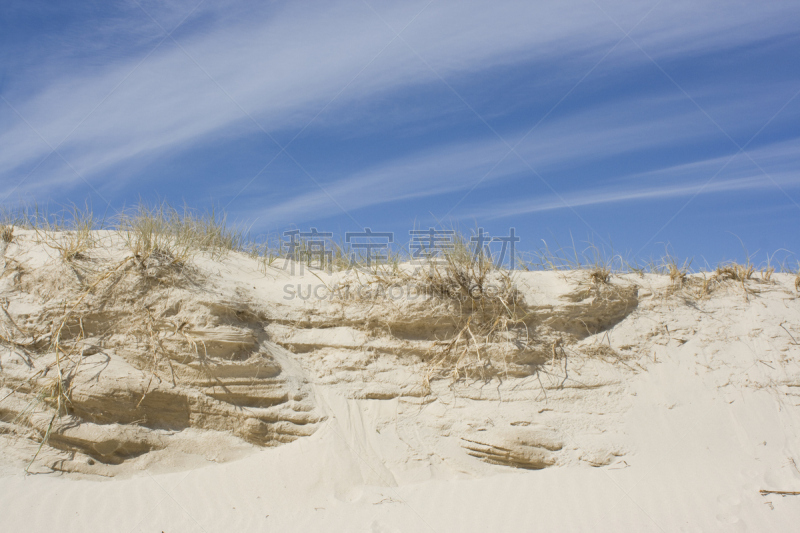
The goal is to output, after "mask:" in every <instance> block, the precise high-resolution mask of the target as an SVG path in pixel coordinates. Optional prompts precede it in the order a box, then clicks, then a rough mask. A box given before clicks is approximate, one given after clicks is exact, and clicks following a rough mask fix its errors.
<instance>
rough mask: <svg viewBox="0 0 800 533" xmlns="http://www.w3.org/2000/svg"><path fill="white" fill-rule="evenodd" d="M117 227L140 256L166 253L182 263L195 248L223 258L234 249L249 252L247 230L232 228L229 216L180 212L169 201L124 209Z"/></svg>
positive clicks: (216, 257)
mask: <svg viewBox="0 0 800 533" xmlns="http://www.w3.org/2000/svg"><path fill="white" fill-rule="evenodd" d="M116 229H117V232H118V233H119V234H120V235H121V236H122V237H123V239H124V241H125V243H126V245H127V246H128V248H129V249H130V250H131V251H132V252H133V254H134V255H135V256H136V257H138V258H140V259H144V258H147V257H150V256H162V257H163V258H166V257H171V258H172V260H173V261H175V262H178V263H180V262H184V261H185V260H186V259H188V258H189V257H190V256H191V254H192V252H194V251H201V252H207V253H209V254H210V255H211V257H212V258H215V259H219V258H221V257H222V256H224V255H225V254H226V253H228V252H231V251H245V248H246V246H247V244H248V243H247V242H246V239H245V237H244V232H243V231H241V230H239V229H238V228H231V227H228V224H227V220H226V217H225V216H217V215H216V213H215V212H214V211H211V212H207V213H205V214H197V213H196V212H194V211H192V210H190V209H184V211H183V213H180V212H178V210H177V209H175V208H174V207H172V206H170V205H169V204H166V203H162V204H160V205H157V206H155V207H149V206H147V205H145V204H139V205H138V206H137V207H136V208H134V209H132V210H128V211H123V212H122V213H121V214H120V215H119V216H118V217H117V221H116ZM252 250H253V248H252V247H251V248H250V250H249V251H250V252H251V253H252Z"/></svg>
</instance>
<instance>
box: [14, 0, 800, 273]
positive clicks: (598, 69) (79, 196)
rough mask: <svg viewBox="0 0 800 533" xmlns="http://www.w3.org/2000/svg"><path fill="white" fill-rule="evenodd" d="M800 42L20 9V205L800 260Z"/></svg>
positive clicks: (362, 10)
mask: <svg viewBox="0 0 800 533" xmlns="http://www.w3.org/2000/svg"><path fill="white" fill-rule="evenodd" d="M798 27H800V4H798V3H797V2H796V1H794V2H791V1H785V2H784V1H770V2H754V1H735V2H732V1H730V0H726V1H691V2H690V1H672V0H671V1H666V0H662V1H660V2H659V1H655V0H642V1H627V2H619V1H611V0H561V1H550V0H543V1H538V2H506V1H502V0H499V1H493V2H486V1H484V2H473V1H469V0H466V1H465V0H461V1H458V2H445V1H439V0H435V1H429V0H422V1H416V0H414V1H406V2H389V1H384V0H380V1H378V0H369V1H367V0H362V1H352V2H335V1H327V2H313V1H308V2H270V3H260V2H258V3H257V2H240V1H236V0H222V1H211V0H206V1H203V2H198V0H187V1H183V0H180V1H170V2H165V1H157V0H120V1H103V2H101V1H75V2H69V3H65V2H55V1H39V0H25V1H22V0H6V1H5V2H4V6H3V9H2V12H0V54H1V55H2V61H1V62H0V96H2V99H0V146H2V149H0V201H2V204H3V205H6V206H14V205H18V204H19V202H20V201H27V202H30V201H35V202H37V203H39V204H49V205H50V208H51V209H53V206H60V205H67V204H69V203H76V204H79V205H83V204H84V203H85V202H86V201H88V202H89V203H90V204H91V205H92V207H93V209H94V211H95V212H105V211H108V212H114V211H115V210H118V209H120V208H121V207H122V206H124V205H131V204H132V203H136V202H137V201H138V200H139V199H140V198H141V199H144V200H148V201H154V200H158V199H166V200H168V201H170V202H171V203H174V204H178V205H180V204H184V203H186V204H188V205H190V206H194V207H198V208H201V209H202V208H206V207H209V206H212V205H214V206H216V207H217V208H224V209H225V210H226V211H227V212H228V213H229V219H231V220H233V221H241V222H243V223H247V224H248V225H251V227H252V231H253V233H254V234H267V233H269V234H276V233H279V232H281V231H283V230H284V229H287V228H289V227H293V228H295V227H296V228H300V229H307V228H309V227H312V226H314V227H317V228H318V229H320V230H321V231H331V232H334V233H337V234H344V232H346V231H358V230H360V229H362V228H364V227H367V226H368V227H371V228H372V229H373V230H374V231H393V232H395V233H396V234H397V235H398V237H397V240H398V241H403V240H407V238H408V237H407V235H408V230H409V229H412V228H413V227H429V226H439V225H445V226H452V225H457V226H459V227H460V228H465V229H468V228H474V227H476V226H482V227H485V228H486V229H487V231H488V232H490V233H491V234H495V235H500V234H507V233H508V228H510V227H514V228H516V232H517V234H518V235H519V236H521V238H522V242H521V243H520V245H519V246H520V248H522V249H533V248H537V247H539V246H540V245H541V244H542V240H545V241H547V242H548V244H550V245H553V243H554V242H556V241H558V242H560V243H562V244H566V243H568V242H570V240H571V238H572V239H574V240H575V241H576V243H581V242H582V241H586V240H587V239H590V238H591V239H592V240H594V242H595V243H596V244H598V245H602V246H605V247H606V248H608V247H610V246H613V248H614V250H615V251H617V252H621V253H626V254H629V255H631V256H638V257H640V258H646V257H650V256H660V255H662V254H663V252H664V247H665V244H667V243H668V244H669V245H670V247H671V250H672V251H673V252H674V253H675V254H677V255H679V256H685V257H694V258H695V261H696V263H702V262H703V261H708V262H709V263H712V264H713V263H716V262H718V261H721V260H725V259H742V258H743V256H744V252H743V250H742V245H741V244H740V239H741V241H742V242H743V243H744V244H745V246H746V247H747V249H748V250H749V252H750V253H754V252H756V251H757V250H758V255H757V256H756V257H755V259H756V260H757V261H763V260H765V259H766V256H767V254H768V253H771V252H775V251H777V250H780V249H788V250H791V251H793V252H798V251H800V246H798V245H799V244H800V243H799V242H798V232H797V229H798V221H800V120H798V119H799V118H800V95H799V94H798V93H800V32H798V31H797V28H798ZM779 255H781V254H779Z"/></svg>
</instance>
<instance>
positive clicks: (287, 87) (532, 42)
mask: <svg viewBox="0 0 800 533" xmlns="http://www.w3.org/2000/svg"><path fill="white" fill-rule="evenodd" d="M209 4H211V5H213V3H209ZM399 4H402V5H397V4H396V3H386V4H383V5H376V8H375V9H376V11H378V12H379V13H380V14H381V16H382V17H383V18H384V19H385V20H386V21H387V22H388V23H389V24H390V25H391V27H392V28H393V29H395V30H399V29H400V28H402V27H403V26H404V25H405V24H406V23H408V21H409V20H410V18H411V16H413V14H414V13H415V12H416V11H417V10H418V9H422V7H423V6H424V5H425V2H417V3H415V4H411V5H410V4H406V3H399ZM188 5H190V4H188ZM235 5H236V6H238V7H236V8H233V7H231V6H232V4H231V3H225V4H223V5H222V7H219V8H215V9H218V10H217V11H206V12H205V13H204V16H205V17H216V20H215V21H214V22H213V23H209V24H207V25H204V26H202V27H201V28H200V29H199V30H198V31H196V32H195V33H190V34H188V35H184V34H179V36H178V37H179V42H180V43H181V45H182V46H183V47H184V48H185V50H186V51H187V52H188V53H189V54H190V55H191V56H192V58H194V59H195V60H196V61H197V63H199V65H200V66H201V67H202V69H201V68H200V67H198V65H197V64H195V63H194V62H193V61H192V60H191V59H190V58H188V57H187V56H186V54H184V52H183V51H182V50H181V49H180V47H178V46H176V45H175V44H174V43H172V42H170V41H165V42H164V44H163V45H161V47H159V48H158V49H157V50H156V51H155V52H154V53H153V54H152V55H151V56H150V57H149V58H148V59H147V60H146V61H145V62H144V63H143V64H142V65H141V66H139V67H138V68H135V67H136V65H137V64H138V62H139V61H140V57H124V58H120V59H119V60H118V61H115V62H108V61H104V62H103V64H102V65H100V66H96V67H90V66H88V64H83V63H79V64H75V65H74V69H73V72H74V74H70V75H62V76H60V77H58V78H55V79H51V80H48V81H47V82H46V83H43V82H41V80H39V81H37V84H36V85H35V86H32V87H29V93H30V96H28V97H25V98H18V99H16V100H14V102H13V103H14V105H15V106H16V107H17V109H18V110H19V112H20V113H21V114H22V115H23V116H24V117H25V118H26V119H27V120H28V121H29V122H30V123H31V124H32V125H33V127H34V128H36V130H37V131H38V132H40V133H41V134H42V135H43V136H44V137H45V138H46V139H47V140H48V142H50V143H51V144H52V145H56V144H58V143H60V142H61V141H62V140H63V139H64V138H65V137H67V136H68V138H67V140H66V142H64V144H63V146H62V147H61V149H60V151H61V152H62V153H63V154H64V156H65V157H67V159H68V160H69V161H70V162H71V163H72V164H73V165H74V166H75V167H76V168H77V169H78V170H79V171H80V172H81V173H82V174H84V175H85V176H89V177H91V176H92V175H95V174H96V173H98V172H100V171H102V170H105V169H108V168H110V167H113V166H115V165H119V164H121V163H128V162H131V161H134V160H136V161H141V160H147V159H148V158H156V157H160V156H162V155H163V154H165V153H174V152H175V151H178V150H183V149H187V148H190V147H192V146H196V145H197V144H198V143H200V142H208V141H209V140H210V139H214V138H215V137H218V136H221V135H226V136H227V135H230V134H232V133H234V132H239V133H245V132H252V131H254V130H255V126H254V125H253V124H252V123H251V121H250V119H249V118H247V117H245V116H244V114H243V113H242V111H241V109H239V107H238V105H236V104H234V103H233V102H231V100H230V99H229V98H228V97H227V96H226V95H225V94H224V93H223V91H222V90H221V89H220V87H219V86H221V87H223V88H224V90H225V91H226V92H227V93H228V94H229V95H230V96H231V97H232V98H233V99H234V100H235V101H236V102H237V103H238V104H239V105H241V106H242V107H243V108H244V109H245V110H246V111H247V112H248V113H250V114H251V115H252V116H253V117H255V118H256V120H257V121H258V122H259V123H260V124H261V125H263V127H264V128H266V129H267V130H268V131H270V132H274V131H277V130H280V129H283V128H299V127H302V126H303V125H304V124H305V123H306V122H307V121H308V120H309V119H310V118H311V117H312V116H313V115H314V114H315V113H316V112H317V111H318V110H319V109H320V108H321V107H322V106H324V105H325V104H326V103H327V102H328V101H329V100H330V99H331V98H333V96H334V95H336V94H337V92H339V91H340V90H341V89H342V88H343V87H345V86H346V85H347V84H348V83H349V82H350V81H351V80H352V79H353V77H354V76H356V74H358V73H359V71H360V70H361V69H362V68H363V67H364V66H365V65H366V64H367V63H368V62H369V61H370V60H371V59H372V58H373V57H374V56H375V55H376V54H378V53H379V52H380V51H381V50H382V49H383V48H384V47H385V46H386V45H387V44H388V43H389V42H390V41H391V40H392V38H393V37H394V34H393V32H392V31H391V30H390V29H389V28H387V27H386V26H385V25H384V23H383V22H382V21H381V20H380V18H378V17H377V16H376V15H375V13H374V12H373V11H372V10H371V9H370V8H369V7H367V5H365V4H364V3H363V2H338V3H322V2H320V3H313V4H308V3H303V4H302V5H301V4H299V3H293V4H290V5H286V6H280V7H275V6H274V5H272V6H270V7H269V8H268V9H265V10H263V11H259V12H255V13H251V14H248V15H247V16H244V15H245V14H244V13H243V11H242V8H241V7H240V5H239V4H235ZM704 6H705V7H702V8H697V7H696V6H695V4H694V3H689V2H677V3H675V2H663V5H659V6H658V7H657V8H656V9H655V11H654V12H653V13H652V14H651V15H650V18H649V19H648V20H647V22H646V23H645V24H644V25H643V27H642V28H643V30H644V29H645V28H646V30H647V31H646V33H644V34H642V35H641V39H642V42H643V43H644V45H645V46H646V47H648V49H649V51H650V53H652V54H654V55H656V56H658V55H669V54H672V53H675V51H676V50H679V49H681V50H683V49H685V48H686V47H692V48H693V49H694V50H697V49H698V48H720V47H726V46H736V45H741V44H743V43H746V42H749V41H753V40H756V39H761V38H765V37H767V36H769V35H774V34H777V33H780V32H785V31H788V29H790V28H793V27H794V26H793V24H794V22H796V20H793V17H792V16H790V14H789V13H790V11H789V10H791V8H792V5H791V4H790V3H785V2H770V3H768V4H763V3H759V4H756V3H752V4H747V5H743V6H739V7H738V8H737V9H728V8H727V6H728V4H727V3H726V2H721V1H716V2H708V3H706V4H704ZM604 8H607V9H609V12H610V13H611V14H612V15H613V16H614V17H615V18H617V19H618V20H619V21H620V25H621V26H622V27H623V28H626V29H627V28H628V27H630V26H631V25H632V24H633V23H635V21H636V20H638V18H640V17H641V16H643V15H644V13H646V11H647V9H649V6H645V5H637V6H634V7H633V8H629V7H628V4H627V3H621V2H612V3H604ZM204 9H206V10H208V9H210V8H209V7H208V6H205V7H204ZM698 9H699V10H700V11H699V12H698ZM228 12H233V13H235V14H236V16H225V14H226V13H228ZM687 13H689V14H694V15H693V16H692V15H686V14H687ZM712 15H713V16H712ZM163 16H164V18H163V20H165V21H166V22H164V23H165V24H166V25H167V26H169V24H172V23H174V21H175V20H176V19H179V18H180V17H179V16H178V15H177V12H175V13H169V12H165V14H164V15H163ZM156 18H157V19H158V18H159V16H156ZM795 18H796V17H795ZM136 24H137V25H141V24H142V21H141V20H139V19H137V21H136ZM168 29H170V28H168ZM621 36H622V34H621V33H620V31H619V29H618V28H616V27H615V26H614V25H613V24H611V23H610V22H609V21H608V20H606V19H605V18H604V16H603V15H602V13H600V12H599V11H598V10H597V7H596V5H595V4H594V3H593V2H591V1H586V0H568V1H561V2H558V1H555V0H548V1H544V2H536V3H531V2H500V1H498V2H491V3H486V2H464V1H461V2H439V1H437V2H434V3H432V4H431V5H430V6H429V7H428V8H427V9H426V10H425V11H424V12H423V13H422V15H420V16H419V18H418V19H416V20H414V21H413V22H412V23H411V25H410V26H409V28H408V29H407V33H405V34H404V38H405V39H407V41H408V43H410V45H411V46H412V47H413V48H414V50H416V51H417V52H418V53H419V54H420V55H421V56H422V57H424V58H425V60H426V61H428V62H429V63H430V64H431V65H432V66H434V68H436V69H437V71H438V72H440V73H442V74H443V75H445V76H457V75H459V74H463V73H468V72H478V71H481V70H483V69H486V68H490V67H492V66H496V65H499V64H504V65H513V64H517V63H523V62H525V61H529V60H532V59H536V60H537V61H550V62H553V63H558V62H560V61H563V60H564V58H565V57H572V56H578V57H586V58H591V59H592V60H596V59H599V57H600V56H601V55H602V54H603V53H605V51H606V50H607V49H608V47H610V46H611V45H612V43H614V42H616V40H618V39H619V38H620V37H621ZM617 61H622V62H623V63H624V62H625V61H627V62H644V61H647V59H646V58H645V57H644V56H643V55H642V54H640V53H638V52H636V51H628V52H627V55H626V56H625V57H624V58H622V59H620V58H617ZM68 67H69V65H64V66H62V68H59V69H58V70H59V71H61V72H64V71H67V70H68ZM42 68H45V69H46V65H44V66H42ZM134 69H135V71H134V72H133V73H132V74H131V71H133V70H134ZM203 69H205V70H206V71H207V72H208V73H209V74H210V75H211V77H212V78H213V79H214V80H215V81H216V83H215V82H214V81H211V80H209V78H208V76H206V74H205V73H204V72H203ZM37 79H38V78H37ZM430 82H437V83H438V81H437V79H436V75H435V74H434V73H433V72H432V71H431V70H430V69H429V68H428V67H427V66H426V65H425V64H424V63H422V62H421V61H420V60H419V59H418V58H417V57H416V56H415V55H414V54H413V53H411V52H410V51H409V50H408V49H407V48H406V47H405V45H404V44H403V43H401V42H399V41H396V42H395V43H393V44H392V45H391V46H390V47H389V48H388V49H387V50H386V51H385V52H384V53H383V54H382V55H381V57H379V58H378V59H377V60H375V61H374V63H373V64H372V65H371V66H370V67H369V68H368V69H367V71H365V72H364V73H363V74H362V75H361V76H360V77H359V80H358V81H357V82H356V83H354V84H353V85H352V86H351V87H350V88H348V90H346V91H345V92H344V93H343V94H342V96H341V97H340V98H339V99H338V101H337V103H336V106H339V107H344V108H346V107H347V106H358V105H359V102H361V101H364V100H365V99H370V98H373V97H375V96H377V95H381V94H385V93H387V92H390V91H395V90H398V89H399V88H402V87H407V86H411V85H418V84H424V83H430ZM11 83H12V85H13V86H14V87H16V88H17V89H18V90H17V91H14V92H13V94H17V95H19V94H20V93H19V88H21V87H24V86H25V83H26V79H25V77H24V76H22V75H20V74H17V78H13V79H12V81H11ZM217 83H218V84H219V86H218V85H217ZM118 84H119V87H118V88H117V89H116V90H115V91H114V92H113V94H112V95H111V96H110V97H108V99H107V100H105V101H104V102H103V103H102V105H100V106H99V107H98V108H97V109H96V110H94V111H93V112H92V110H93V109H94V108H95V106H97V104H98V103H99V102H100V101H101V100H102V99H103V98H104V97H105V96H106V95H107V94H108V93H109V92H111V91H112V89H114V88H115V87H116V86H117V85H118ZM90 112H92V113H91V116H89V118H88V119H86V120H85V122H83V123H81V124H80V126H79V127H78V128H77V129H76V130H75V131H73V128H75V126H76V125H77V124H79V123H80V122H81V120H82V119H84V118H85V117H86V116H87V115H88V114H89V113H90ZM436 112H437V110H435V109H432V110H431V113H432V114H435V113H436ZM4 116H10V115H4ZM621 127H622V128H624V126H621ZM0 143H2V146H3V147H4V150H3V151H2V153H0V179H2V180H3V181H4V182H6V183H9V182H15V181H17V180H18V179H19V178H21V177H22V175H24V173H25V172H26V170H27V169H29V168H30V167H31V166H32V165H33V164H35V162H36V161H38V160H40V159H41V158H43V157H44V156H45V155H46V154H47V153H48V152H49V148H48V146H47V145H46V144H45V143H43V142H41V140H40V139H38V138H37V137H36V136H35V135H31V132H30V130H29V128H28V126H27V125H26V124H25V123H23V122H22V121H19V120H11V121H9V122H8V125H7V126H4V127H3V129H2V130H0ZM554 149H556V150H557V149H558V147H555V148H554ZM62 176H63V180H65V183H70V182H77V181H78V178H77V177H76V176H75V175H74V174H73V173H72V172H71V171H68V170H64V173H63V175H62ZM345 186H346V184H342V185H341V187H345ZM437 187H440V188H442V189H443V190H444V189H447V188H448V187H450V186H449V185H448V184H446V183H443V184H439V185H437Z"/></svg>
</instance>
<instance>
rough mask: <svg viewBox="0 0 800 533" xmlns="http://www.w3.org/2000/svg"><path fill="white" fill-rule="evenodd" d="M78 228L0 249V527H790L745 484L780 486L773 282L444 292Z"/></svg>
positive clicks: (785, 379) (789, 515)
mask: <svg viewBox="0 0 800 533" xmlns="http://www.w3.org/2000/svg"><path fill="white" fill-rule="evenodd" d="M97 238H98V239H99V240H102V242H103V245H102V246H96V247H94V248H92V249H91V250H88V251H85V252H83V253H81V254H80V255H78V256H75V257H70V258H69V259H68V260H65V258H64V257H63V255H61V254H59V253H58V251H57V250H56V249H55V248H53V246H51V245H48V243H47V242H42V241H41V239H37V238H36V234H35V233H34V232H33V231H31V230H21V229H18V230H16V231H15V233H14V239H13V240H11V242H8V243H6V242H2V243H0V261H1V262H2V266H3V270H2V276H1V277H0V302H2V312H0V335H2V343H0V364H1V365H2V367H1V369H0V377H1V378H2V382H1V383H0V384H1V385H2V389H1V390H0V399H2V401H0V442H2V446H3V452H2V454H0V463H1V464H2V466H1V467H0V468H2V470H0V472H1V473H2V476H3V477H0V493H2V498H0V501H1V502H2V503H0V513H2V517H3V518H2V519H3V523H4V526H3V528H4V529H5V528H7V527H8V528H9V529H8V530H9V531H11V530H14V531H17V530H29V531H43V530H45V529H48V530H50V529H55V528H58V529H59V530H62V531H109V530H120V531H167V532H175V531H208V532H210V531H264V530H280V531H308V530H320V529H325V530H333V531H340V530H341V531H376V532H378V531H387V532H388V531H453V530H461V531H489V530H491V531H512V530H526V531H528V530H543V531H545V530H546V531H554V530H555V531H582V530H585V531H597V530H603V531H605V530H608V531H611V530H615V531H618V530H627V531H745V530H751V531H765V530H770V531H794V530H796V528H797V523H798V520H800V496H793V495H785V496H784V495H779V494H771V493H767V494H761V493H760V492H759V491H762V490H764V491H785V492H794V491H800V440H798V430H800V365H798V358H799V356H800V346H798V340H800V313H799V312H800V301H799V300H798V293H797V290H796V286H795V277H794V276H790V275H788V274H773V275H771V276H765V275H761V276H760V275H759V274H757V273H756V274H754V275H752V276H751V277H750V278H749V279H747V280H745V281H741V280H737V279H734V278H735V277H736V276H735V275H734V274H730V275H726V274H725V273H724V272H718V273H706V274H691V275H688V276H685V277H683V278H682V277H680V276H677V277H676V276H673V277H672V278H671V277H670V276H667V275H657V274H636V273H628V274H618V275H611V276H610V277H609V278H608V279H605V277H603V276H601V277H598V276H596V275H593V273H592V272H591V271H588V270H587V271H583V270H578V271H557V272H554V271H548V272H501V271H492V272H490V273H487V275H486V277H485V279H482V281H481V283H480V286H479V287H478V288H477V290H476V291H472V289H473V287H467V290H466V292H467V294H462V293H459V291H458V290H456V291H454V292H448V291H446V290H443V289H442V286H441V285H436V284H433V283H431V282H430V280H429V279H428V281H425V279H426V278H424V276H423V277H420V275H419V274H418V273H417V274H415V273H413V265H400V269H399V271H397V272H394V273H383V274H380V275H374V274H370V273H368V272H361V271H354V270H351V271H341V272H332V273H326V272H324V271H318V270H313V269H308V268H302V269H301V268H300V267H301V265H298V264H285V263H284V261H283V260H281V259H279V260H277V261H275V262H274V263H273V264H272V265H271V266H267V267H265V268H261V267H260V266H259V265H258V264H257V263H256V262H255V261H253V260H252V259H250V258H248V257H247V256H245V255H243V254H238V253H230V254H227V255H225V256H224V257H221V258H220V257H210V256H209V255H208V254H205V255H204V254H195V255H194V256H193V257H188V258H185V259H180V260H178V259H179V258H177V257H175V256H174V255H170V254H169V253H167V252H163V253H155V252H153V251H151V253H148V254H139V255H137V254H133V253H131V251H130V248H129V247H128V246H126V243H125V242H123V240H122V239H121V238H120V236H119V235H117V234H115V233H113V232H108V233H98V235H97ZM262 266H263V265H262ZM301 270H302V272H301ZM415 280H423V282H422V283H416V282H415ZM456 288H457V287H456ZM493 291H494V292H493ZM462 292H463V291H462ZM45 437H46V441H45V443H44V444H41V443H42V441H43V439H44V438H45ZM40 445H41V449H40ZM34 458H35V459H34ZM32 459H33V463H32V464H31V465H30V468H29V472H30V473H31V474H32V475H27V476H26V475H25V473H24V470H25V468H26V467H27V466H28V464H29V463H30V461H31V460H32Z"/></svg>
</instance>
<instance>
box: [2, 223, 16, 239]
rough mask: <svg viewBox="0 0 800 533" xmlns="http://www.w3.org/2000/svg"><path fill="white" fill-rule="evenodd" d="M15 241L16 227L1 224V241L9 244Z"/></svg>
mask: <svg viewBox="0 0 800 533" xmlns="http://www.w3.org/2000/svg"><path fill="white" fill-rule="evenodd" d="M13 239H14V226H6V225H5V224H0V240H2V241H3V242H5V243H9V242H11V241H12V240H13Z"/></svg>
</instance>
